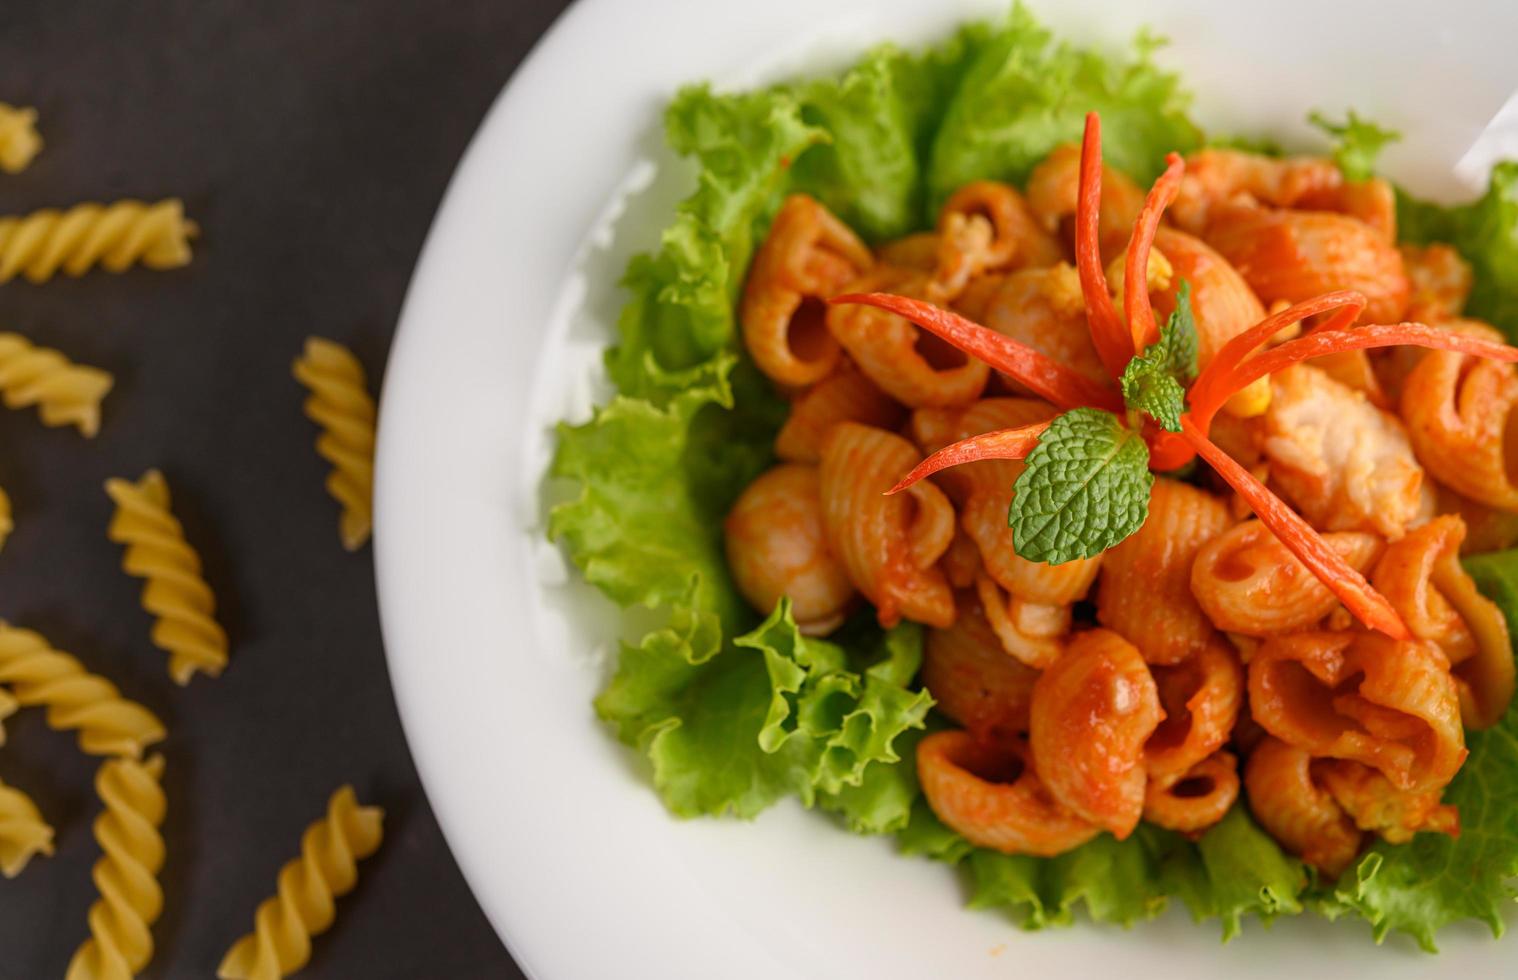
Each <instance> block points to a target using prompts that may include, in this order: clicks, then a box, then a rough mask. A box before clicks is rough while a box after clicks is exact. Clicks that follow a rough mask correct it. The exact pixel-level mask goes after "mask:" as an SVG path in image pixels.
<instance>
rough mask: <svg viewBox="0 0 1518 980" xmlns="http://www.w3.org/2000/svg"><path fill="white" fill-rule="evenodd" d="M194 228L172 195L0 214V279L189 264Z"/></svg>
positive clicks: (44, 278) (46, 277)
mask: <svg viewBox="0 0 1518 980" xmlns="http://www.w3.org/2000/svg"><path fill="white" fill-rule="evenodd" d="M198 233H199V229H198V228H197V227H196V225H195V222H193V221H189V220H186V218H185V216H184V203H183V202H182V201H179V200H178V199H174V198H171V199H169V200H166V201H159V202H158V203H157V204H146V203H144V202H142V201H118V202H116V203H115V204H104V205H102V204H76V205H75V206H74V207H71V208H69V209H68V210H67V211H58V210H55V209H52V208H47V209H44V210H41V211H34V212H32V213H31V214H28V215H23V216H11V217H0V282H9V281H10V280H12V279H14V278H15V277H16V276H18V275H22V276H25V277H26V278H27V279H28V280H30V281H31V282H34V283H42V282H46V281H47V280H49V279H51V278H53V276H54V275H56V274H57V273H58V272H60V271H61V272H63V273H64V274H65V275H68V276H82V275H84V274H85V273H86V272H88V271H89V270H90V269H92V268H94V267H95V266H99V267H101V268H102V269H105V270H106V271H107V272H125V271H126V270H127V269H129V268H131V267H132V266H133V265H137V264H141V265H144V266H147V267H148V268H149V269H177V268H179V267H180V266H184V265H188V264H189V263H190V239H191V238H193V237H195V235H196V234H198Z"/></svg>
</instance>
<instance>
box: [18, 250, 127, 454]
mask: <svg viewBox="0 0 1518 980" xmlns="http://www.w3.org/2000/svg"><path fill="white" fill-rule="evenodd" d="M3 234H4V233H3V232H0V236H3ZM114 383H115V379H113V378H112V377H111V375H110V372H108V371H102V370H100V369H99V368H93V367H86V366H85V365H82V364H74V363H73V362H71V361H70V360H69V359H68V358H66V357H64V356H63V355H62V354H60V353H59V352H58V351H55V350H52V349H50V348H47V347H38V346H36V345H35V344H33V343H32V342H31V341H29V340H27V339H26V338H25V337H23V336H21V335H20V334H17V333H0V397H3V398H4V400H5V407H6V408H27V407H29V406H33V405H35V406H36V407H37V412H38V414H39V415H41V416H42V424H43V425H72V426H73V427H74V428H76V429H78V430H79V434H80V435H82V436H84V437H85V438H86V439H88V438H91V437H93V436H94V435H95V433H97V432H99V431H100V402H101V400H102V399H104V398H105V396H106V393H107V392H109V391H110V390H111V385H112V384H114Z"/></svg>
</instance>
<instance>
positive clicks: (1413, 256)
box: [1401, 242, 1474, 320]
mask: <svg viewBox="0 0 1518 980" xmlns="http://www.w3.org/2000/svg"><path fill="white" fill-rule="evenodd" d="M1401 250H1402V267H1403V268H1404V269H1406V270H1407V280H1408V282H1409V283H1410V284H1411V286H1412V299H1411V300H1410V301H1409V303H1408V313H1409V314H1416V315H1415V316H1412V317H1411V318H1412V319H1419V320H1422V319H1432V320H1442V319H1445V318H1447V317H1456V316H1459V315H1460V311H1461V310H1463V309H1465V300H1466V298H1467V297H1469V296H1470V294H1471V284H1472V282H1474V276H1473V275H1472V274H1471V267H1470V263H1468V262H1466V261H1465V259H1463V258H1461V257H1460V253H1459V252H1457V251H1455V249H1454V248H1453V247H1452V246H1449V245H1445V244H1442V243H1439V242H1434V243H1432V244H1429V245H1403V246H1401Z"/></svg>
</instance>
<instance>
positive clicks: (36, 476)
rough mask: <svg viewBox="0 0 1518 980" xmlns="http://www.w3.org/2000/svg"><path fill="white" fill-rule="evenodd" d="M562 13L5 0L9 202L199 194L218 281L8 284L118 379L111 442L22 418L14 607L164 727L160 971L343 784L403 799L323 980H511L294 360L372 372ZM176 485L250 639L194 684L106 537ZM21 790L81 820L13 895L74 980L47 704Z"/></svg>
mask: <svg viewBox="0 0 1518 980" xmlns="http://www.w3.org/2000/svg"><path fill="white" fill-rule="evenodd" d="M560 6H561V3H559V2H557V0H556V2H550V3H535V2H530V0H453V2H450V3H431V2H425V0H365V2H363V3H348V2H329V0H279V2H262V3H237V2H232V0H175V2H149V3H140V4H118V3H111V4H106V3H98V2H92V0H4V2H3V4H0V100H3V101H7V102H11V103H15V104H21V105H33V106H36V107H37V108H38V109H39V111H40V113H41V128H42V130H43V134H44V136H45V138H46V140H47V146H46V149H45V150H44V152H43V154H42V156H41V157H39V158H38V159H37V160H36V161H35V162H34V163H33V165H32V167H31V169H30V170H28V171H27V172H25V173H24V174H22V175H20V176H18V177H10V176H4V175H0V214H11V213H16V212H24V211H29V210H32V209H34V208H38V207H42V206H47V205H66V204H70V203H74V202H77V201H82V200H111V199H116V198H121V197H145V198H150V199H156V198H161V197H167V196H174V195H178V196H181V197H183V198H184V199H185V202H186V204H187V208H188V211H189V214H190V215H191V216H192V217H193V218H194V219H195V220H196V221H198V222H199V223H200V225H201V227H202V228H203V229H204V232H203V236H202V238H201V240H200V241H199V242H197V243H196V255H195V261H194V263H193V265H191V266H190V267H189V268H188V269H185V270H181V271H177V272H171V273H153V272H146V271H143V272H133V273H130V274H128V275H124V276H111V275H106V274H100V273H97V274H93V275H90V276H88V277H86V278H84V279H81V280H78V281H60V282H54V283H50V284H48V285H45V286H41V287H37V286H32V285H29V284H26V283H11V284H8V285H5V286H0V330H14V331H19V332H21V333H23V334H25V335H27V336H28V337H31V338H32V339H34V340H36V341H38V342H40V343H44V344H46V345H49V346H54V347H57V348H59V349H61V350H63V351H65V352H66V353H68V354H69V355H70V356H71V357H73V358H74V359H76V360H79V361H82V362H85V363H89V364H96V365H99V366H101V367H104V368H107V369H109V370H111V371H113V372H114V373H115V374H116V377H117V386H116V389H115V390H114V391H113V392H112V393H111V395H110V397H109V398H108V399H107V401H106V407H105V408H106V411H105V425H104V428H103V430H102V432H101V434H100V436H99V437H98V438H97V439H96V440H94V441H86V440H84V439H81V438H80V437H79V436H77V435H76V434H74V433H73V432H72V431H71V430H57V429H44V428H42V427H41V426H40V425H39V424H38V421H37V418H36V416H35V413H33V412H30V411H25V412H12V411H0V486H4V487H5V488H6V489H7V490H8V491H9V492H10V494H11V497H12V499H13V501H14V504H15V509H16V524H17V528H16V531H15V533H14V535H12V537H11V539H10V541H9V542H8V543H7V544H6V546H5V548H4V551H3V553H0V617H4V618H6V619H7V620H10V621H12V622H14V623H17V624H19V625H25V626H29V627H33V628H36V629H38V630H40V631H42V632H43V633H45V634H46V635H47V636H48V637H49V638H50V639H51V640H52V641H53V642H54V643H55V644H56V645H57V646H59V647H61V648H63V649H66V650H69V651H72V652H74V653H76V654H77V655H78V656H79V657H80V658H81V659H83V660H84V661H85V662H86V663H87V664H88V665H90V666H91V667H93V668H95V669H97V670H99V671H100V672H101V673H103V674H105V675H106V676H108V677H110V678H112V679H114V680H115V681H116V682H117V684H118V685H119V686H120V687H121V688H122V690H123V691H124V692H125V693H126V694H127V695H128V696H129V697H132V698H135V699H138V700H140V701H142V702H143V703H144V704H146V705H148V706H149V707H151V708H152V709H153V710H155V711H157V712H158V713H159V714H160V715H161V716H162V717H163V718H164V719H165V720H166V722H167V723H168V727H169V731H170V737H169V739H168V741H167V742H166V743H165V744H164V746H163V751H164V753H165V755H166V756H167V759H168V774H167V777H166V788H167V792H168V796H169V801H170V811H169V817H168V821H167V824H166V827H165V834H166V837H167V840H168V863H167V865H166V867H165V868H164V871H163V873H162V876H161V880H162V882H163V885H164V889H165V892H166V896H167V906H166V912H165V914H164V917H163V919H162V920H161V921H160V922H159V923H158V925H157V926H156V927H155V929H154V931H153V932H154V938H155V940H156V942H157V945H158V952H157V955H156V956H155V957H154V959H153V962H152V965H151V966H150V968H149V969H148V970H147V972H146V973H145V974H144V975H145V976H149V977H207V976H211V975H213V973H214V970H215V968H216V965H217V963H218V961H219V960H220V957H221V956H222V954H223V953H224V952H225V951H226V949H227V947H228V946H229V945H230V944H231V942H232V941H233V940H234V939H236V938H237V937H238V936H239V935H241V934H242V933H244V932H246V931H247V930H248V929H249V927H250V925H251V923H252V917H253V910H254V908H255V906H256V905H257V904H258V902H259V901H261V900H262V899H263V898H265V897H266V896H268V895H269V894H271V893H272V891H273V889H274V884H275V876H276V874H277V872H278V869H279V867H280V865H281V864H282V863H283V862H284V861H286V860H287V859H289V858H290V857H293V856H294V855H295V853H296V852H297V850H298V846H299V839H300V835H301V832H302V831H303V830H304V828H305V826H306V824H307V823H308V822H309V821H311V820H312V819H314V818H316V817H317V816H319V815H320V814H321V813H322V811H323V808H324V806H325V802H326V799H327V796H328V794H329V793H330V792H331V790H332V789H333V788H335V787H336V786H337V785H338V784H340V783H342V782H345V781H351V782H353V783H354V784H355V785H356V787H357V789H358V791H359V795H360V797H361V798H362V799H364V800H366V801H371V802H374V803H379V804H382V805H383V806H384V807H385V808H386V810H387V813H388V815H387V819H386V831H387V833H386V840H385V845H384V847H383V849H382V850H381V851H380V853H379V854H378V855H377V856H376V857H374V858H372V859H370V860H369V861H367V862H365V864H364V866H363V868H362V871H361V876H360V885H359V888H358V891H357V892H356V893H354V894H353V895H351V896H349V897H348V898H346V899H344V900H343V901H342V902H341V905H340V908H339V912H338V923H337V927H336V928H335V929H334V930H333V931H332V932H330V933H328V934H327V935H325V936H323V937H321V938H320V939H318V940H317V942H316V944H315V954H314V958H313V960H312V963H311V966H310V967H309V968H308V969H307V970H306V971H305V972H304V973H302V974H301V976H303V977H311V978H319V977H344V978H346V977H365V978H389V977H408V978H409V977H480V976H505V977H516V976H520V974H519V973H518V972H517V970H516V968H515V967H514V966H513V965H512V963H511V960H510V958H509V957H508V956H507V954H506V951H505V949H504V948H503V947H502V946H501V944H500V942H499V941H498V940H497V939H496V937H495V934H494V933H493V932H492V930H491V928H490V926H489V925H488V923H487V922H486V920H485V917H484V916H483V915H482V914H481V912H480V911H479V909H478V907H477V906H476V905H475V903H474V901H473V899H472V897H471V896H470V893H469V890H468V888H467V887H466V886H465V884H464V881H463V879H462V878H461V876H460V875H459V872H458V870H457V868H456V866H455V865H454V862H453V859H452V857H451V856H450V854H449V852H448V849H447V847H446V846H445V844H444V842H443V838H442V836H441V834H440V833H439V831H438V828H437V825H436V823H435V822H434V820H433V816H432V813H431V811H430V810H429V809H428V806H427V801H426V799H425V798H424V797H423V795H422V792H421V789H420V787H419V785H418V782H417V777H416V773H415V771H414V769H413V766H412V762H411V758H410V755H409V754H408V752H407V750H406V744H405V741H404V740H403V738H402V734H401V729H400V725H399V722H398V720H397V717H396V711H395V707H394V702H393V700H392V697H391V692H390V686H389V680H388V678H387V675H386V672H385V662H384V659H383V656H382V654H381V649H380V637H379V625H378V621H377V617H376V609H375V598H374V581H373V570H372V564H371V553H370V551H369V550H368V549H365V550H364V551H363V552H361V553H359V554H356V555H350V554H346V553H345V552H343V551H342V549H341V548H340V547H339V544H338V540H337V509H336V505H335V504H334V503H333V502H332V501H331V500H330V499H329V498H328V497H327V495H326V493H325V492H324V490H323V489H322V481H323V478H324V476H325V474H326V466H325V465H324V464H323V463H322V462H321V461H320V460H319V459H318V458H317V456H316V454H315V452H314V450H313V448H312V443H313V440H314V438H315V435H316V431H315V428H314V427H313V426H312V424H311V423H310V422H309V421H307V420H306V418H305V417H304V416H303V415H302V414H301V409H300V405H301V400H302V390H301V389H300V388H299V387H298V386H297V385H296V384H295V382H294V381H293V380H292V379H291V378H290V373H289V369H290V361H291V359H292V358H293V357H294V356H295V355H296V353H297V352H298V351H299V349H300V346H301V342H302V340H303V338H304V337H305V336H306V335H308V334H311V333H319V334H323V335H326V336H329V337H332V338H334V339H337V340H340V341H342V342H344V343H347V344H349V345H351V346H352V347H353V348H354V349H355V350H356V351H357V353H358V355H359V356H360V358H361V359H362V360H363V361H364V363H365V365H366V366H367V368H368V369H369V371H370V372H371V380H372V381H374V382H376V383H377V382H378V380H379V378H378V376H379V374H380V371H381V368H382V365H383V364H384V361H385V355H386V351H387V348H388V346H389V342H390V335H391V331H392V330H393V329H394V325H395V319H396V315H397V312H398V310H399V307H400V303H401V299H402V296H403V293H404V291H405V288H406V284H407V281H408V279H409V276H410V274H411V269H412V266H413V264H414V263H415V260H416V256H417V252H418V250H419V249H420V247H421V243H422V238H423V236H424V234H425V232H426V230H427V227H428V225H429V223H430V221H431V219H432V215H433V212H434V210H435V209H436V207H437V204H438V201H439V199H440V197H441V195H442V192H443V189H444V187H445V185H446V183H447V180H448V177H449V175H450V174H451V172H452V170H453V167H454V164H455V162H456V161H457V160H458V157H459V155H460V153H461V152H462V151H463V149H464V146H465V144H466V142H467V141H468V139H469V137H470V135H471V134H472V133H473V131H474V129H475V127H476V126H477V124H478V123H479V120H480V118H481V116H482V115H483V113H484V112H485V110H486V108H487V107H488V106H489V104H490V102H491V100H492V99H494V97H495V96H496V94H497V93H498V92H499V91H500V89H501V86H502V85H503V84H504V83H505V81H506V80H507V78H508V76H509V75H510V74H511V72H512V70H513V69H514V68H515V67H516V65H517V63H518V62H519V61H520V60H521V58H522V57H523V56H524V55H525V54H526V52H527V50H528V48H529V47H530V46H531V44H532V43H533V42H534V41H535V40H536V39H537V37H538V36H539V35H540V34H541V33H542V32H543V30H544V29H545V28H546V27H547V26H548V24H549V23H550V22H551V21H552V20H553V18H554V16H555V15H556V14H557V12H558V9H559V8H560ZM154 466H156V467H160V468H162V469H163V470H164V471H165V473H166V474H167V475H168V478H169V482H170V485H171V487H172V488H173V490H174V493H175V511H176V512H177V513H178V514H179V515H180V517H181V519H182V520H183V522H184V524H185V525H186V527H187V529H188V532H189V536H190V540H191V541H192V542H194V543H195V544H196V545H197V546H198V547H199V548H200V550H201V553H202V555H203V556H204V558H205V561H206V565H207V570H208V571H207V576H208V578H209V579H210V581H211V583H212V585H213V586H214V587H215V589H216V591H217V595H218V597H219V599H220V601H221V604H222V609H223V613H222V618H223V621H224V623H225V625H226V626H227V627H228V629H229V630H230V632H231V634H232V638H233V650H232V661H231V666H230V667H229V669H228V670H227V672H226V674H225V675H224V676H223V677H222V678H220V679H219V680H209V679H206V678H203V677H202V678H197V679H196V680H195V681H194V682H193V683H192V684H191V685H190V687H189V688H188V689H180V688H177V687H176V686H174V685H173V684H172V683H171V682H170V681H169V679H168V676H167V674H166V670H165V664H166V661H165V657H164V655H163V654H162V653H161V652H159V651H158V650H157V649H156V648H154V647H153V646H152V645H151V644H150V643H149V640H148V630H149V626H150V619H149V617H148V615H147V614H146V613H144V612H143V611H142V610H141V608H140V607H139V606H138V601H137V600H138V591H139V583H138V582H137V581H135V580H133V579H130V578H128V577H127V576H126V575H124V574H122V573H121V571H120V570H119V567H118V566H119V563H120V560H121V554H120V549H118V548H117V546H115V545H113V544H111V543H110V542H108V541H107V540H106V538H105V528H106V524H107V522H108V520H109V517H110V512H111V507H110V504H109V502H108V501H107V499H106V497H105V494H104V493H103V492H102V490H101V483H102V481H104V480H105V479H106V478H107V477H109V476H114V475H121V476H131V477H133V478H135V477H136V476H138V475H139V474H140V473H141V472H142V471H143V470H145V469H147V468H149V467H154ZM6 734H7V736H8V738H7V742H6V744H5V746H4V748H3V749H0V779H4V780H5V781H6V782H8V783H11V784H14V785H16V786H19V787H22V788H24V789H25V790H27V791H28V792H29V793H31V794H32V796H33V797H34V798H35V799H36V800H37V802H38V804H39V805H40V806H41V807H42V809H43V810H44V812H45V814H46V816H47V817H48V818H49V819H50V820H51V821H52V822H53V824H54V825H55V826H56V827H57V828H58V830H59V840H58V853H57V855H56V856H54V857H52V858H50V859H44V860H39V861H37V862H35V863H34V864H33V865H32V866H31V867H29V868H28V869H27V870H26V872H25V873H24V874H23V875H22V876H21V877H20V878H18V879H16V880H14V881H3V880H0V951H3V955H0V977H4V978H7V980H9V978H17V980H32V978H37V977H57V976H62V974H63V970H64V967H65V965H66V964H67V963H68V960H69V957H70V956H71V955H72V953H73V950H74V949H75V947H76V946H77V945H78V944H79V942H80V941H81V940H82V939H83V938H84V937H85V935H86V922H85V916H86V910H87V908H88V907H89V905H90V903H91V902H92V901H93V900H94V897H95V888H94V885H93V884H92V883H91V881H90V867H91V865H92V863H93V862H94V861H95V859H96V857H97V855H98V850H97V847H96V845H95V842H94V840H93V837H92V836H91V831H90V824H91V821H92V820H93V818H94V816H95V813H96V811H97V808H98V807H97V804H96V802H95V798H94V792H93V789H92V778H93V773H94V769H95V764H94V761H93V760H90V759H86V758H85V757H83V756H81V755H80V754H79V753H78V752H77V751H76V750H75V748H74V745H73V739H72V738H71V737H68V736H65V735H60V734H57V733H53V732H51V731H50V730H48V729H47V728H46V727H45V726H44V725H43V723H42V719H41V717H39V716H38V715H37V713H36V712H25V713H23V715H21V716H20V717H18V718H15V719H11V721H10V723H9V724H7V725H6Z"/></svg>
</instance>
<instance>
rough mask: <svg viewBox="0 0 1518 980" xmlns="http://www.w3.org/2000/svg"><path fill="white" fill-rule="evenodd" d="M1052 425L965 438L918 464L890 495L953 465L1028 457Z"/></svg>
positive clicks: (888, 491) (1000, 431) (1020, 428)
mask: <svg viewBox="0 0 1518 980" xmlns="http://www.w3.org/2000/svg"><path fill="white" fill-rule="evenodd" d="M1050 421H1052V420H1050ZM1048 427H1049V422H1034V423H1033V424H1031V425H1020V426H1018V427H1017V428H1015V429H997V430H996V431H995V432H986V433H982V434H981V435H978V436H971V437H970V438H968V439H961V440H960V441H959V442H956V443H953V444H951V445H948V446H945V447H943V448H942V449H940V450H939V451H938V452H936V453H934V454H933V455H931V456H929V457H928V458H927V459H925V460H923V461H922V462H921V463H918V464H917V465H916V466H915V467H913V469H912V472H910V473H908V474H907V475H906V476H904V477H902V478H901V482H900V483H898V484H896V485H895V486H894V487H892V488H891V489H889V490H887V491H886V494H887V495H888V496H889V495H890V494H893V493H900V492H901V491H903V490H905V489H906V488H907V487H910V486H911V485H912V484H914V483H916V482H917V481H918V480H921V479H923V478H924V477H928V476H932V475H933V474H934V473H937V472H938V471H939V470H946V469H948V468H949V467H951V466H961V465H963V464H965V463H976V462H979V461H980V460H983V459H1026V458H1027V456H1028V454H1029V453H1031V452H1032V451H1033V447H1034V446H1037V445H1038V437H1039V436H1041V435H1043V434H1044V430H1045V429H1047V428H1048Z"/></svg>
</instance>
